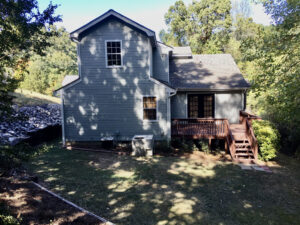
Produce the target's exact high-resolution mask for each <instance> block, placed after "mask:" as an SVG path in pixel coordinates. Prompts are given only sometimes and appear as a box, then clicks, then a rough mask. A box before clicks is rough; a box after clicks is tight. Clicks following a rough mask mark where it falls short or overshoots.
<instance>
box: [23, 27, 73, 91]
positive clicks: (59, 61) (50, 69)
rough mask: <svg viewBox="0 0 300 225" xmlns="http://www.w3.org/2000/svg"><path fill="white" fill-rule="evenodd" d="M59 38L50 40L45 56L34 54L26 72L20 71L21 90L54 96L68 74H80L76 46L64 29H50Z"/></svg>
mask: <svg viewBox="0 0 300 225" xmlns="http://www.w3.org/2000/svg"><path fill="white" fill-rule="evenodd" d="M50 31H52V32H55V33H57V34H58V35H57V36H53V37H51V38H49V40H48V42H49V43H50V46H49V47H47V48H46V52H45V55H43V56H41V55H39V54H33V55H32V56H31V57H30V59H29V62H28V66H27V67H26V71H20V73H21V75H22V78H23V82H21V88H23V89H27V90H32V91H35V92H39V93H43V94H48V95H52V92H53V90H54V89H56V88H58V87H59V86H60V85H61V82H62V79H63V78H64V76H65V75H67V74H78V72H77V53H76V45H75V43H74V42H72V41H71V40H70V38H69V33H68V32H67V31H66V30H65V29H64V28H59V29H58V28H56V27H55V26H51V27H50Z"/></svg>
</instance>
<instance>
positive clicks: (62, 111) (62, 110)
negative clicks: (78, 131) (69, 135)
mask: <svg viewBox="0 0 300 225" xmlns="http://www.w3.org/2000/svg"><path fill="white" fill-rule="evenodd" d="M63 95H64V89H61V90H60V100H61V103H60V104H61V105H60V107H61V108H60V109H61V128H62V143H63V147H66V137H65V115H64V97H63Z"/></svg>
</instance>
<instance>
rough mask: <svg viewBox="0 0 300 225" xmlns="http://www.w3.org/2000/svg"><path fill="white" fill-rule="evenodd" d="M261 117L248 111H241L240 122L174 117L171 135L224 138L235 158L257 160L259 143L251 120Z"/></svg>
mask: <svg viewBox="0 0 300 225" xmlns="http://www.w3.org/2000/svg"><path fill="white" fill-rule="evenodd" d="M254 119H260V118H259V117H257V116H254V115H251V114H248V113H246V112H242V111H241V113H240V123H239V124H229V122H228V120H227V119H206V118H197V119H173V120H172V125H171V135H172V137H177V138H189V139H200V138H204V139H209V143H210V142H211V139H224V140H225V143H226V144H225V149H226V150H227V149H229V152H230V155H231V157H232V158H233V159H234V160H239V161H243V160H244V161H252V160H253V161H255V160H256V159H257V156H258V143H257V140H256V138H255V136H254V132H253V129H252V126H251V121H252V120H254Z"/></svg>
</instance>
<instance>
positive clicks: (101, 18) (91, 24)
mask: <svg viewBox="0 0 300 225" xmlns="http://www.w3.org/2000/svg"><path fill="white" fill-rule="evenodd" d="M111 16H113V17H115V18H117V19H118V20H120V21H122V22H123V23H125V24H126V25H128V26H130V27H133V28H135V29H137V30H139V31H140V32H142V33H144V34H145V35H146V36H148V37H149V38H150V40H151V44H152V45H153V46H154V47H155V46H156V42H157V41H156V37H155V32H154V31H153V30H151V29H149V28H147V27H145V26H143V25H142V24H139V23H138V22H136V21H134V20H132V19H130V18H128V17H126V16H124V15H122V14H121V13H119V12H117V11H115V10H113V9H109V10H108V11H107V12H105V13H103V14H102V15H100V16H98V17H97V18H95V19H93V20H92V21H90V22H88V23H87V24H85V25H83V26H81V27H79V28H78V29H76V30H74V31H73V32H71V33H70V37H71V39H72V40H78V39H80V35H81V34H82V33H83V32H85V31H87V30H88V29H91V28H92V27H94V26H96V25H98V24H99V23H101V22H103V21H105V20H106V19H108V18H109V17H111Z"/></svg>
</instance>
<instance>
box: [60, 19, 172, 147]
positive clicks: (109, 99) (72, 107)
mask: <svg viewBox="0 0 300 225" xmlns="http://www.w3.org/2000/svg"><path fill="white" fill-rule="evenodd" d="M105 40H121V41H122V57H123V66H122V67H120V68H106V61H105ZM78 50H79V62H78V63H79V71H80V72H79V74H80V77H81V81H80V82H79V83H77V84H76V85H73V86H70V87H67V88H65V90H64V95H63V98H64V121H65V127H64V132H65V137H66V141H99V140H100V138H101V137H104V136H113V135H117V136H118V137H119V138H120V139H122V140H126V139H127V140H128V139H131V138H132V137H133V136H134V135H136V134H154V136H155V138H156V139H162V138H167V135H169V132H170V125H169V124H170V123H168V121H167V111H168V109H167V108H168V107H167V103H168V94H167V90H166V88H165V87H164V86H162V85H158V84H155V83H153V82H152V81H150V80H149V77H150V75H151V69H150V68H151V67H152V65H151V64H152V63H151V62H152V56H151V54H152V53H151V51H152V47H151V46H150V42H149V39H148V38H147V37H146V36H144V35H143V34H141V33H138V32H137V31H135V30H133V29H131V28H129V27H128V26H126V25H123V24H122V23H120V22H118V21H116V20H109V21H107V22H105V23H102V24H100V25H99V26H97V27H96V28H94V29H93V30H92V31H89V32H88V34H87V35H86V36H84V37H83V38H82V39H81V40H80V43H78ZM144 95H148V96H156V97H157V101H158V106H157V118H158V119H157V121H153V122H150V121H144V120H143V103H142V100H143V96H144Z"/></svg>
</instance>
